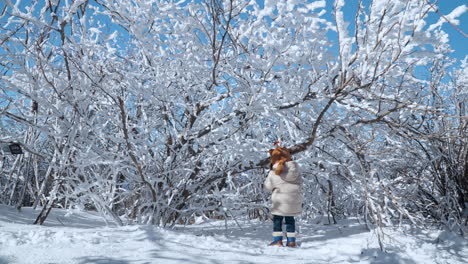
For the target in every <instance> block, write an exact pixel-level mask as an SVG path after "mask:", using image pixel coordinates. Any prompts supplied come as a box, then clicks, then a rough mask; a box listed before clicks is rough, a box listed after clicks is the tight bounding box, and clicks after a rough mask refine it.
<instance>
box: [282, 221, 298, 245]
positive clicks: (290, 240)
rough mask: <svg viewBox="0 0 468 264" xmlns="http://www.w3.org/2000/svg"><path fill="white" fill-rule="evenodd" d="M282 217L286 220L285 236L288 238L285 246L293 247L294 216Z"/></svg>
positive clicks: (294, 236)
mask: <svg viewBox="0 0 468 264" xmlns="http://www.w3.org/2000/svg"><path fill="white" fill-rule="evenodd" d="M284 219H285V222H286V236H287V238H288V241H287V243H286V246H288V247H295V246H296V221H295V220H294V216H285V217H284Z"/></svg>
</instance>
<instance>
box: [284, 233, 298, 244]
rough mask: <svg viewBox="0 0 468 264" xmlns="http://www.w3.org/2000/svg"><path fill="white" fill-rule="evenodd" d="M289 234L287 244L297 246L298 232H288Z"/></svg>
mask: <svg viewBox="0 0 468 264" xmlns="http://www.w3.org/2000/svg"><path fill="white" fill-rule="evenodd" d="M287 236H288V237H287V239H288V241H287V242H286V246H287V247H296V246H297V245H296V233H287Z"/></svg>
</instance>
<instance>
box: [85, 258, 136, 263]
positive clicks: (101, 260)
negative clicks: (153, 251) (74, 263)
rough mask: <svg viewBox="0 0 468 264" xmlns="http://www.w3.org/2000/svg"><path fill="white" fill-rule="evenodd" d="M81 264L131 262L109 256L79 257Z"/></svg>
mask: <svg viewBox="0 0 468 264" xmlns="http://www.w3.org/2000/svg"><path fill="white" fill-rule="evenodd" d="M78 260H79V262H78V263H79V264H130V263H131V262H129V261H126V260H120V259H113V258H109V257H82V258H78Z"/></svg>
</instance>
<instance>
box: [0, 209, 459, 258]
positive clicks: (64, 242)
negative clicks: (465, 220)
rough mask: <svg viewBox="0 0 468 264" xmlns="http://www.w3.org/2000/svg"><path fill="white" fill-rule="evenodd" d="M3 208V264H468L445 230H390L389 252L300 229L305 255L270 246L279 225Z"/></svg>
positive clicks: (351, 231)
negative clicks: (42, 215) (38, 220)
mask: <svg viewBox="0 0 468 264" xmlns="http://www.w3.org/2000/svg"><path fill="white" fill-rule="evenodd" d="M37 214H38V211H33V210H32V209H30V208H24V209H23V210H22V211H21V212H20V213H19V212H17V211H16V209H14V208H11V207H6V206H1V205H0V264H5V263H31V264H32V263H57V264H59V263H60V264H64V263H83V264H84V263H95V264H104V263H111V264H127V263H197V264H198V263H200V264H202V263H203V264H204V263H212V264H215V263H220V264H221V263H280V262H281V263H450V264H453V263H466V260H467V259H468V242H467V239H465V238H462V237H459V236H456V235H454V234H451V233H448V232H442V231H431V232H429V231H424V232H423V231H414V230H413V231H410V230H406V231H403V230H399V231H395V230H391V229H388V230H387V235H388V238H387V241H386V242H387V250H386V251H387V252H381V251H380V249H379V247H378V243H377V239H376V237H375V235H374V234H373V233H371V232H367V231H366V230H365V228H364V227H363V226H362V225H360V224H358V223H356V222H351V221H346V222H342V223H340V224H338V225H332V226H329V225H324V224H318V223H315V224H312V223H310V224H305V223H302V224H300V230H301V235H300V238H299V240H300V241H301V243H302V245H301V247H300V248H295V249H292V248H286V247H283V248H280V247H269V246H266V245H267V243H268V242H269V240H270V235H271V223H268V222H267V223H264V222H259V221H239V224H240V226H241V227H242V230H241V229H240V228H239V226H237V225H236V224H235V223H234V222H228V226H227V229H226V227H225V222H224V221H210V222H204V223H199V224H194V225H191V226H185V227H183V226H180V227H177V228H176V229H174V230H165V229H162V228H158V227H154V226H125V227H114V226H107V225H106V224H105V223H104V222H103V221H102V219H101V218H100V217H98V216H95V215H92V214H88V213H77V212H74V213H70V212H67V211H63V210H53V211H52V214H51V215H50V216H49V218H48V220H47V221H46V223H45V224H44V226H36V225H32V224H31V223H32V222H33V221H34V217H35V216H36V215H37Z"/></svg>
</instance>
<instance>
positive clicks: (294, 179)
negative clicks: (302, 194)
mask: <svg viewBox="0 0 468 264" xmlns="http://www.w3.org/2000/svg"><path fill="white" fill-rule="evenodd" d="M284 164H285V166H284V169H283V171H282V172H281V174H280V175H279V176H280V177H281V179H282V180H283V181H285V182H289V183H293V184H300V183H301V182H302V179H301V177H300V176H299V165H298V164H297V162H295V161H288V162H285V163H284ZM277 166H278V163H276V164H275V165H273V170H275V169H276V167H277Z"/></svg>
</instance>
